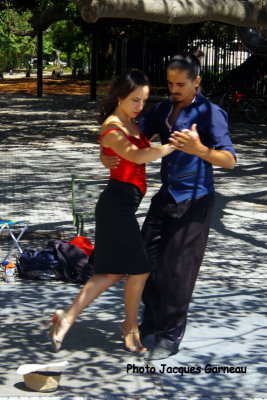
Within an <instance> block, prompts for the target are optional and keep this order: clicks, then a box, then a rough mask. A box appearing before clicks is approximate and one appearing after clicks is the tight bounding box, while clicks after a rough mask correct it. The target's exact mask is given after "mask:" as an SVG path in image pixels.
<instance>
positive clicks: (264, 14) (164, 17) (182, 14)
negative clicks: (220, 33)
mask: <svg viewBox="0 0 267 400" xmlns="http://www.w3.org/2000/svg"><path fill="white" fill-rule="evenodd" d="M69 1H71V2H72V3H75V4H77V5H78V6H79V8H80V10H81V16H82V18H83V19H84V20H85V21H86V22H89V23H92V22H95V21H96V20H98V19H99V18H131V19H132V18H134V19H139V20H146V21H154V22H161V23H165V24H166V23H167V24H192V23H198V22H204V21H208V20H210V21H218V22H224V23H227V24H232V25H237V26H254V27H261V29H267V0H69Z"/></svg>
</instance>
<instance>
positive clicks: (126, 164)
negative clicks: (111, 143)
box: [99, 129, 150, 195]
mask: <svg viewBox="0 0 267 400" xmlns="http://www.w3.org/2000/svg"><path fill="white" fill-rule="evenodd" d="M111 131H121V132H123V130H122V129H109V130H108V131H106V132H104V133H102V135H100V136H99V141H100V140H101V139H102V138H103V136H105V135H106V134H107V133H109V132H111ZM123 133H124V135H125V137H126V138H127V139H128V140H129V142H131V143H132V144H134V145H135V146H136V147H138V148H139V149H142V148H144V147H150V143H149V140H148V139H147V138H146V137H145V135H144V134H143V133H142V132H141V136H140V138H136V137H134V136H130V135H126V133H125V132H123ZM102 149H103V153H104V154H106V155H108V156H116V157H118V158H119V159H120V162H119V164H118V165H117V167H116V168H112V169H111V170H110V176H109V178H110V179H116V180H117V181H121V182H127V183H132V184H133V185H136V186H137V187H138V188H139V189H140V191H141V193H142V194H143V195H144V194H145V193H146V168H145V164H136V163H134V162H131V161H128V160H125V158H122V157H120V156H119V155H118V154H117V153H115V152H114V151H113V150H112V149H110V148H109V147H103V146H102Z"/></svg>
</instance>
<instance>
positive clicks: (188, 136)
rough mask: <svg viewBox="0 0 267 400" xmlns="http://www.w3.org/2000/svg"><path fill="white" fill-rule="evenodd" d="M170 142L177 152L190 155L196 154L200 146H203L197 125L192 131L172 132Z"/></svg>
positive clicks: (192, 127)
mask: <svg viewBox="0 0 267 400" xmlns="http://www.w3.org/2000/svg"><path fill="white" fill-rule="evenodd" d="M169 141H170V143H171V144H172V145H173V146H174V148H175V149H176V150H180V151H184V152H185V153H188V154H196V153H197V150H198V147H199V145H201V142H200V139H199V135H198V132H197V126H196V124H193V125H192V126H191V129H183V130H182V131H181V132H179V131H174V132H172V133H171V135H170V138H169Z"/></svg>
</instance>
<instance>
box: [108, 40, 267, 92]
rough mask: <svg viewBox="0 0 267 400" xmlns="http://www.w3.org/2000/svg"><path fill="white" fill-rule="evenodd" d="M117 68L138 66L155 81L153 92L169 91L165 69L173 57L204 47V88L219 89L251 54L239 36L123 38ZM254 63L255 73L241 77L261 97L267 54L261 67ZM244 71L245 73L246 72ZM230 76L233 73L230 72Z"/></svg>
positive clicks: (118, 53) (264, 88)
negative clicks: (182, 51) (181, 52)
mask: <svg viewBox="0 0 267 400" xmlns="http://www.w3.org/2000/svg"><path fill="white" fill-rule="evenodd" d="M116 49H117V52H116V53H117V56H116V63H117V65H116V70H117V71H118V72H120V71H121V70H122V69H124V68H128V67H136V68H140V69H142V70H144V71H145V72H146V73H147V74H148V76H149V77H150V78H151V80H152V85H153V92H154V93H156V94H161V93H164V92H166V86H165V71H166V65H167V63H168V61H169V60H170V58H171V57H172V56H173V55H175V54H176V53H177V52H179V51H180V50H195V49H199V50H202V51H203V53H204V56H203V58H202V60H201V64H202V72H201V74H202V82H203V89H204V91H206V92H210V91H213V90H216V89H217V88H218V87H219V86H220V84H221V83H222V82H223V81H224V80H225V78H226V77H227V76H228V74H229V72H230V71H233V70H234V69H235V68H237V67H239V66H240V65H241V64H243V63H244V62H245V61H246V60H248V59H249V57H250V56H251V54H252V53H251V52H250V51H249V50H248V49H246V48H245V46H244V45H243V43H242V42H241V40H240V39H239V38H238V37H236V38H235V39H234V40H233V39H231V40H230V39H229V38H220V39H219V40H218V39H207V38H201V37H197V38H190V37H182V36H180V37H177V38H164V39H153V38H149V37H144V38H143V39H121V40H120V41H119V42H118V43H117V45H116ZM258 64H259V63H258V62H257V66H256V65H255V70H254V72H253V71H252V76H251V74H250V76H249V77H247V79H249V80H250V81H249V82H248V81H246V79H243V78H242V81H243V83H244V85H245V86H248V85H249V86H250V89H251V91H254V93H255V94H257V95H260V96H262V97H264V96H266V95H267V82H266V77H267V75H266V71H267V57H261V63H260V64H261V66H260V68H259V65H258ZM244 74H245V75H246V73H245V71H244ZM230 75H231V74H230Z"/></svg>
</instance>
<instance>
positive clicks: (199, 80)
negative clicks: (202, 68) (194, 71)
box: [195, 75, 201, 88]
mask: <svg viewBox="0 0 267 400" xmlns="http://www.w3.org/2000/svg"><path fill="white" fill-rule="evenodd" d="M200 82H201V76H199V75H198V76H197V77H196V80H195V83H196V88H198V87H199V85H200Z"/></svg>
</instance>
